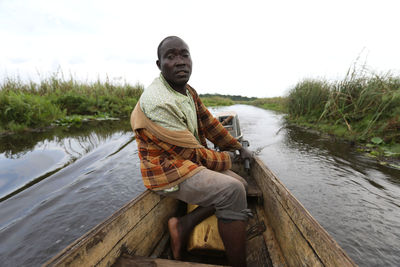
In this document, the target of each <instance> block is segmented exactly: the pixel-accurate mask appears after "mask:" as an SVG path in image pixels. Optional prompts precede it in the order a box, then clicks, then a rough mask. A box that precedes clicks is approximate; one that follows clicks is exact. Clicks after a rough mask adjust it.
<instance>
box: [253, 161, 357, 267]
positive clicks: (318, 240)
mask: <svg viewBox="0 0 400 267" xmlns="http://www.w3.org/2000/svg"><path fill="white" fill-rule="evenodd" d="M251 172H252V176H253V177H254V178H255V180H256V182H257V183H258V185H259V186H260V188H261V191H262V192H263V198H264V210H265V213H266V214H267V216H268V219H269V222H270V224H271V226H272V228H273V230H274V233H275V237H276V239H277V241H278V243H279V246H280V248H281V250H282V254H283V256H284V257H285V260H286V263H287V264H288V265H289V266H355V264H354V262H353V261H352V260H351V259H350V258H349V257H348V256H347V254H346V253H345V252H344V251H343V250H342V248H340V246H339V245H338V244H337V243H336V241H334V240H333V238H332V237H331V236H330V235H329V234H328V233H327V232H326V231H325V230H324V229H323V228H322V227H321V225H320V224H319V223H318V222H317V221H316V220H315V219H314V218H313V217H312V216H311V214H310V213H309V212H308V211H307V210H306V209H305V208H304V207H303V206H302V205H301V204H300V202H299V201H298V200H297V199H296V198H295V197H294V196H293V195H292V194H291V193H290V192H289V190H287V188H286V187H285V186H284V185H283V184H282V183H281V182H280V181H279V179H278V178H276V176H275V175H274V174H273V173H272V172H271V171H270V170H269V169H268V168H267V167H266V166H265V165H264V163H263V162H262V161H261V160H260V159H258V158H255V160H254V162H253V165H252V168H251Z"/></svg>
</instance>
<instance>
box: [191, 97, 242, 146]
mask: <svg viewBox="0 0 400 267" xmlns="http://www.w3.org/2000/svg"><path fill="white" fill-rule="evenodd" d="M196 102H197V106H198V112H199V118H200V120H201V122H202V124H203V127H204V132H205V135H206V138H207V139H208V140H210V141H211V142H212V143H214V144H215V145H217V146H218V147H220V148H221V149H222V150H235V149H240V148H242V145H241V144H240V143H239V142H238V141H237V139H236V138H234V137H233V136H232V135H231V134H230V133H229V132H228V131H227V130H226V129H225V127H224V126H222V124H221V123H220V122H219V121H218V120H217V119H216V118H215V117H214V116H213V115H212V114H211V113H210V111H209V110H208V109H207V108H206V106H205V105H204V104H203V102H202V101H201V99H200V97H198V96H197V101H196Z"/></svg>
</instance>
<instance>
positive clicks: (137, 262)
mask: <svg viewBox="0 0 400 267" xmlns="http://www.w3.org/2000/svg"><path fill="white" fill-rule="evenodd" d="M114 266H115V267H150V266H151V267H197V266H198V267H221V265H210V264H202V263H195V262H184V261H175V260H166V259H153V258H146V257H140V256H131V255H126V254H124V255H122V256H121V257H120V258H119V259H118V261H117V262H116V263H115V265H114Z"/></svg>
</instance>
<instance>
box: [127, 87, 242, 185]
mask: <svg viewBox="0 0 400 267" xmlns="http://www.w3.org/2000/svg"><path fill="white" fill-rule="evenodd" d="M187 89H188V91H189V92H190V94H191V96H192V97H193V101H194V104H195V108H196V113H197V126H198V138H196V137H195V136H194V135H193V133H192V132H191V131H189V130H170V129H167V128H165V127H162V126H160V125H159V124H158V123H155V122H153V121H151V120H150V119H149V118H147V117H146V115H145V113H144V112H143V111H142V109H141V107H140V102H138V104H137V105H136V107H135V109H134V110H133V112H132V114H131V125H132V129H133V131H134V132H135V134H136V142H137V145H138V151H139V158H140V169H141V173H142V178H143V183H144V185H145V187H147V188H149V189H152V190H163V189H166V188H170V187H172V186H174V185H177V184H179V183H181V182H183V181H184V180H185V179H187V178H189V177H191V176H193V175H194V174H196V173H197V172H198V171H200V170H202V169H204V168H207V169H211V170H214V171H224V170H228V169H230V168H231V159H230V156H229V153H227V152H217V151H214V150H211V149H208V148H207V143H206V138H207V139H208V140H210V141H211V142H212V143H214V144H216V145H217V146H218V147H220V148H221V149H222V150H235V149H240V148H241V144H240V143H239V142H238V141H237V140H236V139H235V138H234V137H232V136H231V135H230V134H229V132H228V131H227V130H226V129H225V128H224V127H223V126H222V124H221V123H220V122H219V121H218V120H217V119H216V118H214V117H213V116H212V114H211V113H210V112H209V111H208V109H207V108H206V107H205V106H204V104H203V103H202V102H201V100H200V97H199V96H198V95H197V93H196V91H195V90H194V89H193V88H191V87H190V86H189V85H187Z"/></svg>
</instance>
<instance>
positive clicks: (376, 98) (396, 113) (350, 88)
mask: <svg viewBox="0 0 400 267" xmlns="http://www.w3.org/2000/svg"><path fill="white" fill-rule="evenodd" d="M287 107H288V119H289V120H290V121H292V122H295V123H297V124H300V125H305V126H310V127H313V128H317V129H319V130H322V131H324V132H328V133H331V134H334V135H336V136H339V137H342V138H346V139H349V140H352V141H359V142H361V143H368V146H367V150H368V147H369V148H370V149H371V150H374V151H375V152H374V153H375V154H378V155H387V156H400V145H399V144H400V77H394V76H392V75H375V74H371V73H367V72H365V71H358V72H356V71H353V72H352V73H349V74H348V75H347V77H346V78H345V79H343V80H340V81H334V82H327V81H324V80H304V81H301V82H299V83H298V84H297V85H296V86H295V87H294V88H293V89H292V90H291V91H290V93H289V96H288V99H287Z"/></svg>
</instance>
